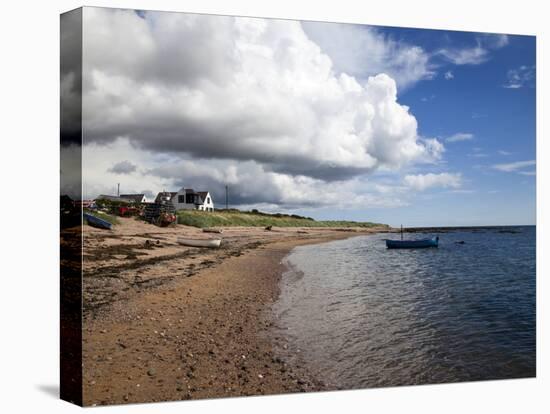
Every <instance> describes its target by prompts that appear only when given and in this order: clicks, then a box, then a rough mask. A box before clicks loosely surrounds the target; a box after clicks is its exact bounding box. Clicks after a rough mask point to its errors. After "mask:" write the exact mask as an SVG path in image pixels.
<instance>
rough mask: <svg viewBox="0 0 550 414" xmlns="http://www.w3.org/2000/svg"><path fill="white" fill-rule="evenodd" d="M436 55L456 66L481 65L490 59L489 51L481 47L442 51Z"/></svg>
mask: <svg viewBox="0 0 550 414" xmlns="http://www.w3.org/2000/svg"><path fill="white" fill-rule="evenodd" d="M436 54H438V55H441V56H443V57H444V58H445V59H446V60H448V61H449V62H451V63H453V64H455V65H479V64H481V63H485V62H486V61H487V60H488V59H489V51H488V50H487V49H484V48H483V47H481V46H480V45H477V46H474V47H469V48H464V49H451V48H448V49H440V50H438V51H437V53H436Z"/></svg>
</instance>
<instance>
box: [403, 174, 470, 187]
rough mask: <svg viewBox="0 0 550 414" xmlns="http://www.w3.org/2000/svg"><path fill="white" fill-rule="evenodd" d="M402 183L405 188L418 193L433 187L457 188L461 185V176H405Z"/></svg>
mask: <svg viewBox="0 0 550 414" xmlns="http://www.w3.org/2000/svg"><path fill="white" fill-rule="evenodd" d="M404 182H405V184H406V185H407V186H409V187H411V188H413V189H415V190H418V191H424V190H427V189H429V188H434V187H442V188H459V187H460V186H461V185H462V175H461V174H460V173H455V174H452V173H440V174H433V173H429V174H418V175H406V176H405V179H404Z"/></svg>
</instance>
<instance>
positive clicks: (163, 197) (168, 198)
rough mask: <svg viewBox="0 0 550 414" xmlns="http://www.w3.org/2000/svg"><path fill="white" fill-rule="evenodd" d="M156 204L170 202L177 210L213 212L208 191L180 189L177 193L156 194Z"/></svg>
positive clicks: (212, 203)
mask: <svg viewBox="0 0 550 414" xmlns="http://www.w3.org/2000/svg"><path fill="white" fill-rule="evenodd" d="M155 202H156V203H166V202H170V203H172V204H173V205H174V208H175V209H176V211H177V210H201V211H214V201H213V200H212V196H211V195H210V193H209V192H208V191H195V190H193V189H192V188H181V189H180V190H179V191H177V192H166V191H163V192H161V193H158V195H157V198H156V199H155Z"/></svg>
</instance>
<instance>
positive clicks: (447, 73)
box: [443, 70, 455, 80]
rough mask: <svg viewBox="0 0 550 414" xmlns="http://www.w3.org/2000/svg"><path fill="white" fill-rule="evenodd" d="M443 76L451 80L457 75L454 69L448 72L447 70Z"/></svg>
mask: <svg viewBox="0 0 550 414" xmlns="http://www.w3.org/2000/svg"><path fill="white" fill-rule="evenodd" d="M443 77H444V78H445V79H446V80H451V79H454V77H455V75H454V74H453V71H452V70H448V71H447V72H445V74H444V75H443Z"/></svg>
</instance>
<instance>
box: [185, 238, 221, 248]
mask: <svg viewBox="0 0 550 414" xmlns="http://www.w3.org/2000/svg"><path fill="white" fill-rule="evenodd" d="M178 243H179V244H183V245H184V246H191V247H220V244H221V243H222V239H186V238H183V237H178Z"/></svg>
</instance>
